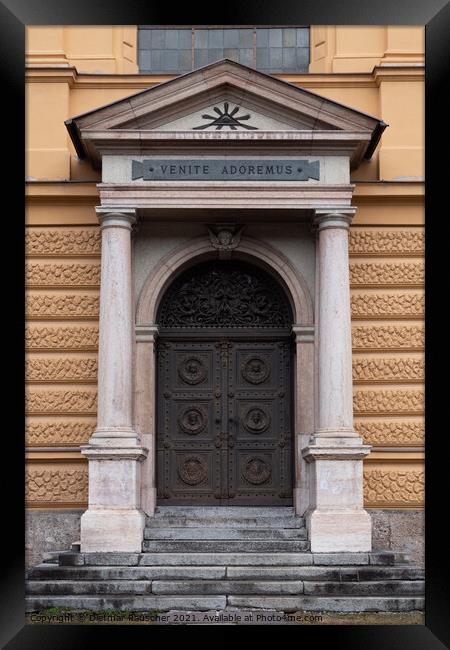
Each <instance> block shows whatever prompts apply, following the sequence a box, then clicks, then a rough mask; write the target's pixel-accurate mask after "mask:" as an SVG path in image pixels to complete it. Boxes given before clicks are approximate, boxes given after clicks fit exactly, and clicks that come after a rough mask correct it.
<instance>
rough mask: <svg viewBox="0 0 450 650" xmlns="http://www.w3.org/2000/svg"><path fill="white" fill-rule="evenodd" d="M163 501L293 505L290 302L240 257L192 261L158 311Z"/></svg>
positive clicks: (158, 456)
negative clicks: (193, 263) (239, 258)
mask: <svg viewBox="0 0 450 650" xmlns="http://www.w3.org/2000/svg"><path fill="white" fill-rule="evenodd" d="M157 321H158V327H159V338H158V341H157V345H156V357H157V414H156V444H155V447H156V449H155V463H156V482H157V499H158V503H159V504H160V505H206V504H211V505H240V506H243V505H246V506H247V505H248V506H252V505H272V506H283V505H285V506H286V505H292V496H293V495H292V487H293V486H292V474H293V472H292V467H293V462H292V461H293V458H292V452H293V445H292V428H293V427H292V395H291V386H292V378H291V367H292V350H293V346H292V340H291V333H292V310H291V307H290V304H289V301H288V299H287V295H286V294H285V292H284V290H283V288H282V287H281V286H280V285H279V283H278V282H276V281H275V280H274V278H273V277H272V276H270V275H269V274H268V273H266V272H265V271H262V269H260V268H258V267H255V266H254V265H252V264H249V263H247V262H242V261H237V260H213V261H209V262H203V263H200V264H197V265H194V266H191V267H189V268H188V269H187V270H185V271H183V272H182V273H181V274H180V275H178V276H177V278H176V279H175V280H174V281H173V282H172V284H171V285H169V287H168V289H167V290H166V292H165V293H164V296H163V298H162V300H161V302H160V305H159V308H158V315H157Z"/></svg>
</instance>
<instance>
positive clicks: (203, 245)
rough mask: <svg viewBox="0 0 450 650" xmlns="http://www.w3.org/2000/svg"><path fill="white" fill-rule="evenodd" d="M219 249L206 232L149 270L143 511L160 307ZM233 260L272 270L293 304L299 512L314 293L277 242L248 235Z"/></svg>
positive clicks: (141, 328) (142, 376) (139, 419)
mask: <svg viewBox="0 0 450 650" xmlns="http://www.w3.org/2000/svg"><path fill="white" fill-rule="evenodd" d="M217 258H218V252H217V251H216V250H214V249H213V248H212V246H211V242H210V240H209V238H207V237H200V238H196V239H194V240H191V241H190V242H187V243H186V244H185V245H182V246H179V247H177V248H176V249H174V250H172V251H170V252H169V253H168V254H167V255H166V256H164V257H163V258H162V259H161V260H160V261H159V263H158V264H157V265H156V267H154V268H153V269H151V270H150V271H149V273H148V276H147V280H146V282H145V283H144V286H143V288H142V290H141V294H140V296H139V300H138V306H137V310H136V351H135V391H134V393H135V415H136V426H137V429H138V431H139V433H140V435H141V440H142V444H143V446H144V447H146V448H147V449H148V450H149V452H148V456H147V459H145V460H144V462H143V463H142V481H141V503H142V507H143V509H144V511H145V512H146V513H147V514H149V515H152V514H153V512H154V508H155V504H156V500H157V490H156V482H157V478H156V447H157V445H156V413H157V401H156V399H155V395H156V391H157V386H156V354H155V353H156V341H157V338H158V326H157V312H158V308H159V306H160V302H161V299H162V297H163V296H164V294H165V292H166V290H167V288H168V287H169V286H170V285H171V283H172V282H173V281H174V279H175V278H176V277H177V276H178V275H179V274H180V273H182V272H183V271H185V270H186V269H188V268H192V267H194V266H195V265H197V264H200V263H202V262H204V261H206V260H211V259H217ZM233 259H234V260H241V261H243V262H247V263H251V264H253V265H254V266H255V268H258V267H259V268H260V269H262V270H264V271H265V272H266V273H269V274H270V275H271V276H272V277H273V278H274V279H275V280H276V281H277V282H278V283H279V284H281V286H282V287H283V289H284V292H285V294H286V296H287V298H288V301H289V303H290V310H291V312H292V321H293V325H292V327H291V328H290V333H291V332H292V333H293V334H294V339H295V340H294V346H295V348H296V354H295V356H294V362H293V365H294V367H293V372H292V395H293V400H292V401H293V407H292V411H293V423H292V427H293V451H292V454H293V457H294V464H293V481H292V483H293V501H294V505H295V508H296V511H297V512H298V514H300V513H303V512H304V511H305V509H306V507H307V505H308V503H309V480H308V471H309V466H308V464H307V463H306V462H305V461H304V460H303V459H302V457H301V449H302V448H303V447H304V446H305V445H306V444H307V442H308V440H309V438H310V436H311V435H312V433H313V431H314V380H313V377H314V325H313V305H312V298H311V295H310V293H309V290H308V288H307V285H306V282H305V280H304V278H303V277H302V276H301V275H300V273H299V271H298V270H297V269H295V268H294V267H292V265H291V263H290V261H289V260H288V259H287V258H286V257H285V256H284V255H283V254H282V253H281V252H280V251H278V250H276V249H275V248H274V247H273V246H270V245H268V244H267V243H265V242H262V241H259V240H256V239H253V238H250V237H243V238H242V239H241V241H240V243H239V245H238V246H237V248H236V249H235V250H233Z"/></svg>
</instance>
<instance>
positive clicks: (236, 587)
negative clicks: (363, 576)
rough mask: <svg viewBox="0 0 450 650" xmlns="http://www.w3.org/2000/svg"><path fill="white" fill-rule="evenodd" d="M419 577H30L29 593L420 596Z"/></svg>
mask: <svg viewBox="0 0 450 650" xmlns="http://www.w3.org/2000/svg"><path fill="white" fill-rule="evenodd" d="M424 592H425V583H424V581H422V580H401V581H400V580H396V581H374V582H313V581H310V582H303V581H302V580H284V581H279V580H276V581H266V580H253V581H249V580H153V581H152V580H94V581H93V580H78V581H77V580H52V581H48V580H40V581H39V580H38V581H35V580H30V581H28V583H27V593H28V594H32V595H44V596H50V595H58V596H78V595H90V596H103V595H110V594H128V595H136V596H137V595H148V594H157V595H176V596H184V595H196V596H198V595H201V596H206V595H216V596H224V595H225V596H226V595H229V594H247V595H254V594H273V595H277V596H282V595H284V594H296V595H298V594H304V595H305V596H307V595H309V596H347V595H349V596H422V595H423V594H424Z"/></svg>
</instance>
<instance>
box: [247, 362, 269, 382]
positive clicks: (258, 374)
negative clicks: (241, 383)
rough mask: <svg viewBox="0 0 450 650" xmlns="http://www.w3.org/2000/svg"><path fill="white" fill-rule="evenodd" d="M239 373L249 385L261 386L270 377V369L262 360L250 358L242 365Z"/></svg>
mask: <svg viewBox="0 0 450 650" xmlns="http://www.w3.org/2000/svg"><path fill="white" fill-rule="evenodd" d="M241 373H242V376H243V377H244V379H245V380H246V381H248V382H249V383H250V384H262V382H263V381H266V379H267V378H268V376H269V375H270V368H269V366H268V364H267V363H266V362H265V361H264V359H261V358H260V357H252V358H251V359H248V360H247V361H246V362H244V363H243V365H242V368H241Z"/></svg>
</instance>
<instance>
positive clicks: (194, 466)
mask: <svg viewBox="0 0 450 650" xmlns="http://www.w3.org/2000/svg"><path fill="white" fill-rule="evenodd" d="M177 471H178V476H179V478H180V479H181V480H182V481H183V483H186V484H187V485H199V484H200V483H204V482H205V481H206V479H207V478H208V468H207V465H206V462H205V461H204V460H203V459H202V458H200V457H199V456H186V457H185V458H184V459H183V460H182V461H181V462H180V463H179V464H178V468H177Z"/></svg>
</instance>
